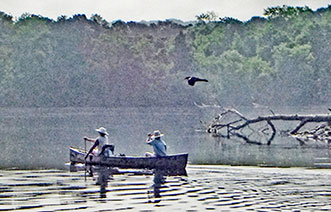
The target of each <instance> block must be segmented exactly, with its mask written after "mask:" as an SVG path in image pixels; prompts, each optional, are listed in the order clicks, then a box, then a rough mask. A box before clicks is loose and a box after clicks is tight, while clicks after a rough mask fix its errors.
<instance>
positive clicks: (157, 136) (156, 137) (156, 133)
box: [152, 130, 163, 139]
mask: <svg viewBox="0 0 331 212" xmlns="http://www.w3.org/2000/svg"><path fill="white" fill-rule="evenodd" d="M162 136H163V134H162V133H161V132H160V130H155V131H154V132H153V135H152V137H153V138H154V139H160V138H161V137H162Z"/></svg>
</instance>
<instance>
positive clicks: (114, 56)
mask: <svg viewBox="0 0 331 212" xmlns="http://www.w3.org/2000/svg"><path fill="white" fill-rule="evenodd" d="M210 17H211V16H208V13H207V14H202V15H200V16H197V21H195V22H192V23H190V24H187V23H183V22H180V21H178V20H166V21H158V22H150V23H143V22H123V21H121V20H118V21H116V22H113V23H108V22H107V21H106V20H104V19H103V18H102V17H101V16H99V15H92V16H91V17H90V18H87V17H86V16H85V15H82V14H77V15H74V16H73V17H69V18H68V17H66V16H60V17H58V19H57V20H56V21H55V20H51V19H49V18H46V17H42V16H39V15H33V14H23V15H22V16H21V17H19V18H18V19H17V20H16V21H14V20H13V17H11V16H10V15H8V14H5V13H3V12H0V106H2V107H68V106H72V107H76V106H79V107H81V106H82V107H84V106H90V107H119V106H128V107H131V106H149V105H151V106H191V105H193V103H194V102H203V103H215V102H216V103H221V104H222V105H232V106H235V105H247V106H250V105H252V104H255V103H257V104H262V105H274V104H277V105H293V106H295V105H301V106H302V105H323V104H329V103H330V102H331V93H330V90H331V73H330V72H331V60H330V53H331V45H330V39H329V37H330V35H331V25H330V20H331V6H329V7H327V8H320V9H318V10H316V11H312V10H311V9H309V8H308V7H288V6H282V7H274V8H268V9H266V10H265V17H252V18H251V19H250V20H249V21H247V22H241V21H239V20H237V19H233V18H229V17H225V18H219V19H218V20H217V19H215V16H214V15H213V16H212V19H210ZM190 75H195V76H200V77H203V78H207V79H208V80H209V82H208V83H204V84H198V85H196V86H194V87H191V86H187V84H185V81H184V78H185V77H186V76H190Z"/></svg>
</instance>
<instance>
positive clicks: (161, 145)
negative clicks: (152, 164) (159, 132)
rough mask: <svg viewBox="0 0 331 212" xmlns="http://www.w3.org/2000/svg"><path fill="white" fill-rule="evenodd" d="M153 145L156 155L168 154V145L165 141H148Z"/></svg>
mask: <svg viewBox="0 0 331 212" xmlns="http://www.w3.org/2000/svg"><path fill="white" fill-rule="evenodd" d="M148 144H149V145H152V146H153V149H154V153H155V156H157V157H158V156H166V155H167V145H166V143H165V142H164V141H162V140H161V138H160V139H153V140H152V141H151V142H149V143H148Z"/></svg>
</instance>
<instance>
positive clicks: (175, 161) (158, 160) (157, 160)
mask: <svg viewBox="0 0 331 212" xmlns="http://www.w3.org/2000/svg"><path fill="white" fill-rule="evenodd" d="M69 150H70V163H71V164H72V165H74V164H76V163H86V164H87V165H99V166H109V167H118V168H133V169H185V167H186V164H187V158H188V154H187V153H182V154H175V155H167V156H162V157H143V156H110V157H104V156H100V157H97V156H89V157H88V158H87V159H86V161H85V160H84V156H85V152H84V150H79V149H77V148H74V147H70V148H69Z"/></svg>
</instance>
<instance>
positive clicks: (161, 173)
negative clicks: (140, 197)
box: [148, 169, 187, 202]
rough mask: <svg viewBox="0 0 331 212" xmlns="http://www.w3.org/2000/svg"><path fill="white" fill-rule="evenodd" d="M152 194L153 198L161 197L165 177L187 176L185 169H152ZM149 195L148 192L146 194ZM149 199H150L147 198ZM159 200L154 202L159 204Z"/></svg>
mask: <svg viewBox="0 0 331 212" xmlns="http://www.w3.org/2000/svg"><path fill="white" fill-rule="evenodd" d="M153 175H154V178H153V185H152V188H153V194H154V198H160V197H161V188H162V187H163V185H164V184H165V183H166V179H167V176H187V173H186V169H174V170H172V169H154V170H153ZM148 193H149V192H148ZM149 198H151V197H150V196H149ZM160 201H161V200H160V199H157V200H155V202H160Z"/></svg>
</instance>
